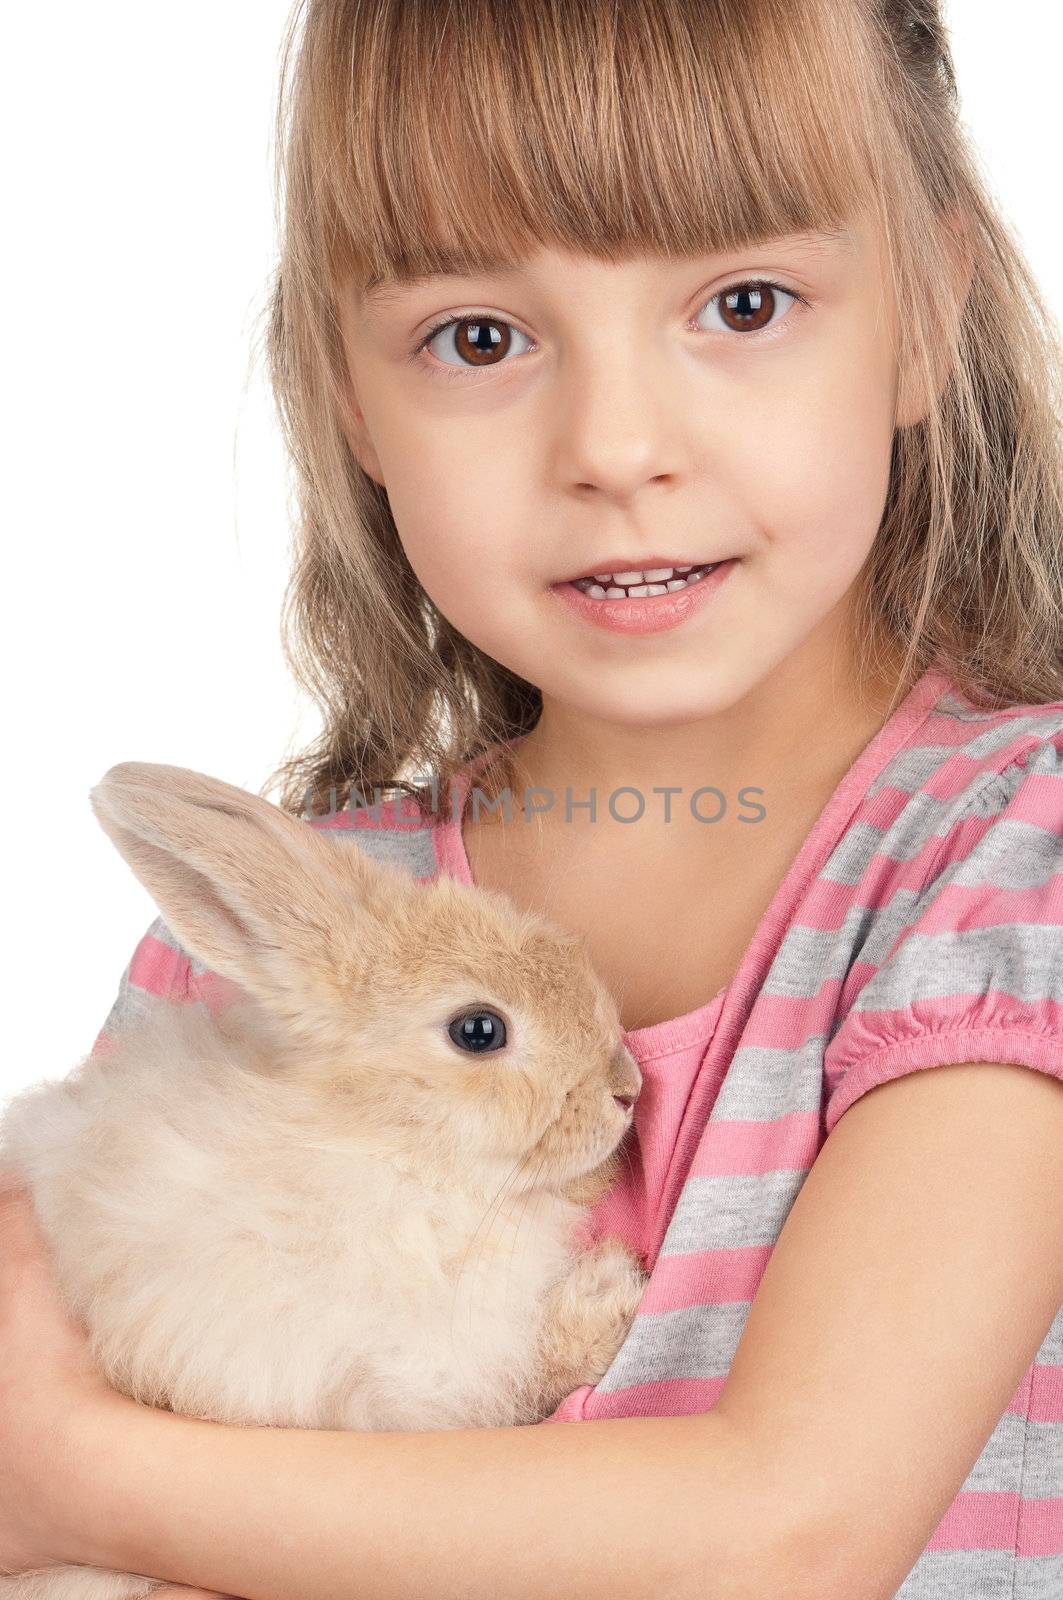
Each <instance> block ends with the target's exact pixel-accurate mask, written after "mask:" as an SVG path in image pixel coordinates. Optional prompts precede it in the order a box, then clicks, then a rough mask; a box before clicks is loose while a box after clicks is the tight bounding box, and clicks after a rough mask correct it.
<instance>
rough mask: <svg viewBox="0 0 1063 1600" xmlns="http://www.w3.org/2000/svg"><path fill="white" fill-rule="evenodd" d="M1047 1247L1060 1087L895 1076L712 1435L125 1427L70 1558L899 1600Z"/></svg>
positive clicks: (981, 1416)
mask: <svg viewBox="0 0 1063 1600" xmlns="http://www.w3.org/2000/svg"><path fill="white" fill-rule="evenodd" d="M1061 1238H1063V1084H1061V1083H1060V1082H1059V1081H1058V1080H1057V1079H1056V1078H1055V1077H1053V1076H1050V1075H1049V1072H1048V1071H1043V1072H1042V1071H1036V1070H1031V1069H1030V1068H1028V1067H1023V1066H1011V1065H1008V1064H1001V1063H995V1062H984V1061H979V1062H975V1063H970V1064H949V1065H941V1066H937V1067H934V1068H932V1069H930V1070H918V1071H912V1072H910V1073H908V1074H906V1075H905V1076H902V1077H899V1078H897V1079H896V1081H892V1082H883V1083H880V1084H879V1085H878V1086H877V1087H875V1088H873V1089H871V1090H870V1091H869V1092H867V1093H865V1094H864V1095H863V1096H862V1098H861V1099H860V1100H859V1101H858V1102H857V1103H856V1104H854V1105H853V1106H851V1107H850V1109H849V1110H848V1111H847V1112H846V1113H845V1115H844V1116H843V1117H842V1118H841V1120H840V1121H839V1122H838V1124H837V1126H836V1127H835V1128H834V1129H833V1131H832V1132H831V1133H830V1135H829V1136H828V1138H827V1140H826V1143H825V1144H824V1146H823V1149H822V1151H821V1152H820V1154H819V1156H818V1157H817V1159H816V1161H815V1163H814V1165H813V1167H812V1170H811V1171H810V1173H809V1175H808V1177H807V1178H806V1179H805V1182H804V1184H803V1186H802V1188H801V1190H800V1192H799V1194H798V1196H797V1199H796V1200H795V1202H794V1204H793V1206H792V1207H791V1210H790V1213H789V1215H788V1217H787V1220H786V1222H785V1224H784V1226H783V1230H782V1232H781V1234H780V1236H779V1240H778V1242H777V1243H776V1245H775V1248H774V1250H773V1252H772V1255H771V1258H770V1260H769V1262H768V1265H767V1267H766V1269H765V1272H764V1275H763V1278H762V1280H761V1283H760V1286H759V1288H758V1290H757V1294H756V1297H755V1299H754V1303H753V1305H752V1307H751V1309H750V1312H749V1315H748V1317H747V1319H746V1323H745V1327H744V1329H743V1333H742V1337H741V1340H740V1342H739V1346H738V1349H737V1351H736V1353H735V1357H734V1361H733V1363H732V1366H731V1371H730V1374H729V1377H728V1380H727V1383H726V1385H725V1388H724V1391H723V1393H722V1395H721V1397H720V1399H719V1401H718V1403H717V1406H716V1409H715V1410H714V1411H712V1412H710V1413H708V1414H706V1415H704V1416H694V1417H663V1418H645V1417H638V1418H624V1419H617V1420H609V1421H594V1422H587V1423H558V1424H550V1425H545V1426H542V1425H541V1426H539V1427H529V1428H501V1429H469V1430H461V1431H456V1432H437V1433H426V1434H417V1433H412V1434H401V1433H398V1434H396V1433H390V1434H344V1433H330V1432H303V1431H285V1430H273V1429H254V1428H251V1429H240V1428H232V1427H227V1426H219V1425H217V1424H214V1423H201V1422H195V1421H189V1420H187V1419H185V1418H180V1417H172V1416H170V1415H169V1414H168V1413H165V1412H152V1411H150V1410H145V1409H144V1408H137V1407H134V1408H133V1411H132V1412H130V1411H128V1410H126V1412H125V1415H124V1417H123V1418H122V1421H121V1426H120V1427H119V1428H118V1429H117V1430H116V1432H115V1434H114V1438H113V1441H110V1442H109V1441H107V1440H106V1439H100V1440H97V1441H96V1446H97V1449H98V1452H99V1453H96V1452H95V1451H94V1453H93V1457H92V1458H91V1459H93V1475H94V1482H93V1484H92V1486H91V1487H92V1489H93V1492H94V1494H95V1496H96V1498H95V1513H94V1515H91V1517H90V1521H89V1523H87V1524H85V1525H84V1527H85V1532H86V1534H88V1533H89V1531H90V1529H91V1530H93V1531H94V1534H95V1537H94V1539H92V1540H91V1541H90V1542H91V1549H88V1550H87V1551H86V1555H87V1558H88V1559H89V1560H91V1561H94V1562H96V1563H97V1564H99V1563H101V1562H102V1563H103V1564H114V1565H118V1566H120V1567H125V1568H132V1569H133V1570H139V1571H143V1572H150V1573H152V1574H153V1575H158V1576H161V1577H166V1578H169V1579H171V1580H173V1579H176V1580H178V1581H181V1582H187V1583H195V1584H202V1585H204V1586H206V1587H207V1588H210V1589H214V1590H219V1591H227V1592H230V1593H233V1594H238V1595H242V1596H249V1597H251V1600H326V1597H327V1600H346V1597H350V1600H359V1597H364V1600H414V1597H418V1600H421V1597H424V1596H427V1595H430V1596H432V1600H498V1596H500V1595H502V1596H504V1597H505V1600H543V1597H544V1596H546V1595H547V1594H548V1593H554V1592H556V1593H560V1594H562V1595H564V1596H565V1600H635V1597H636V1596H638V1597H640V1600H641V1597H648V1596H653V1597H654V1600H657V1597H660V1600H666V1597H667V1600H687V1597H688V1596H689V1597H695V1596H696V1597H697V1600H738V1597H742V1600H754V1597H756V1600H765V1597H766V1596H769V1595H770V1596H771V1597H772V1600H806V1597H812V1596H815V1600H892V1596H893V1595H894V1594H895V1593H896V1591H897V1589H898V1587H899V1586H900V1584H901V1583H902V1582H903V1580H904V1578H905V1577H906V1576H907V1574H908V1572H909V1571H910V1570H911V1568H912V1567H913V1565H914V1564H915V1562H916V1561H917V1560H918V1558H919V1556H920V1554H921V1553H922V1551H923V1550H924V1549H925V1547H926V1545H927V1543H928V1542H929V1541H930V1539H931V1536H932V1535H933V1533H934V1530H935V1529H936V1527H937V1526H938V1524H939V1522H940V1521H941V1519H942V1517H943V1516H944V1514H945V1512H946V1511H947V1510H948V1508H949V1506H950V1505H951V1504H952V1502H953V1501H954V1500H955V1498H956V1496H957V1495H958V1494H959V1492H960V1490H961V1489H962V1486H963V1484H964V1481H965V1479H966V1478H967V1476H968V1474H969V1472H970V1470H971V1468H972V1467H973V1465H974V1463H975V1461H976V1460H977V1458H978V1456H979V1455H980V1453H981V1451H982V1449H983V1447H984V1446H985V1443H986V1441H987V1439H988V1438H989V1436H990V1434H991V1433H992V1431H993V1429H994V1427H995V1426H996V1424H997V1422H998V1421H999V1420H1000V1418H1001V1417H1002V1416H1003V1415H1004V1413H1005V1411H1006V1410H1007V1407H1008V1404H1009V1402H1010V1401H1011V1400H1012V1399H1013V1397H1014V1395H1015V1393H1016V1390H1017V1388H1018V1386H1019V1384H1020V1382H1021V1380H1022V1378H1023V1375H1024V1373H1025V1372H1026V1371H1027V1369H1028V1367H1029V1366H1030V1364H1031V1362H1032V1361H1033V1360H1034V1358H1035V1356H1036V1354H1037V1351H1038V1349H1039V1348H1040V1346H1041V1344H1042V1342H1043V1340H1044V1337H1045V1335H1046V1333H1047V1332H1048V1330H1049V1328H1050V1327H1051V1325H1052V1322H1053V1320H1054V1317H1055V1315H1056V1313H1057V1311H1058V1309H1059V1307H1060V1305H1061V1303H1063V1256H1061V1254H1060V1249H1059V1241H1060V1239H1061ZM121 1404H122V1405H123V1406H125V1407H129V1406H131V1405H132V1404H133V1403H132V1402H128V1401H125V1400H123V1401H122V1402H121ZM85 1459H89V1458H88V1457H86V1458H85Z"/></svg>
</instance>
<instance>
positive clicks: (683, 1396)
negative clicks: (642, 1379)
mask: <svg viewBox="0 0 1063 1600" xmlns="http://www.w3.org/2000/svg"><path fill="white" fill-rule="evenodd" d="M726 1381H727V1380H726V1379H725V1378H662V1379H660V1381H659V1382H657V1383H636V1384H632V1386H631V1387H630V1388H629V1389H617V1390H615V1391H614V1392H612V1393H608V1392H607V1393H604V1394H599V1393H598V1392H597V1391H596V1390H591V1391H589V1392H588V1393H587V1394H586V1395H583V1392H582V1391H577V1393H579V1394H580V1396H581V1401H580V1409H581V1414H582V1416H583V1418H584V1419H585V1420H586V1421H588V1422H589V1421H591V1420H592V1419H594V1418H598V1417H695V1416H703V1415H704V1414H705V1413H706V1412H708V1411H712V1410H714V1409H715V1406H716V1402H717V1400H719V1398H720V1395H721V1394H722V1393H723V1386H724V1384H725V1382H726ZM557 1420H558V1421H561V1420H563V1419H562V1418H560V1417H558V1419H557Z"/></svg>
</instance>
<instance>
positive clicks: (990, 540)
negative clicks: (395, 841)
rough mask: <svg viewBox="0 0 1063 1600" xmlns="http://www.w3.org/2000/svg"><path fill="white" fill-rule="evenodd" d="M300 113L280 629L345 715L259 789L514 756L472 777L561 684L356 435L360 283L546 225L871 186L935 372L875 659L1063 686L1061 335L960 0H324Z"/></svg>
mask: <svg viewBox="0 0 1063 1600" xmlns="http://www.w3.org/2000/svg"><path fill="white" fill-rule="evenodd" d="M275 137H276V159H277V165H276V184H277V205H278V225H279V233H280V251H279V260H278V263H277V267H276V270H275V275H274V278H273V280H272V283H271V288H270V295H269V301H268V304H267V307H266V313H265V314H266V319H267V325H266V330H265V338H266V349H267V356H268V364H269V377H270V382H271V385H272V388H273V392H274V395H275V398H276V403H277V408H278V414H279V417H280V422H281V427H282V430H283V434H284V438H285V442H286V445H287V447H288V451H289V454H290V458H291V461H292V463H293V464H294V469H295V480H296V482H295V488H296V494H295V502H296V506H295V509H296V517H295V521H296V527H295V561H294V565H293V569H292V573H291V578H290V581H289V585H288V590H287V593H286V595H285V604H284V615H283V626H282V634H283V639H284V648H285V655H286V659H287V661H288V665H289V668H290V669H291V670H292V672H293V674H294V676H295V678H296V680H297V681H298V682H299V683H300V684H301V685H302V686H303V687H304V688H305V689H306V690H308V691H309V693H310V694H311V696H312V697H313V699H314V700H315V701H316V703H317V704H318V706H319V708H320V710H321V713H322V721H323V727H322V731H321V733H320V736H319V737H318V738H317V739H316V740H315V741H314V742H313V744H312V745H311V746H310V747H309V748H307V749H305V750H303V751H301V752H299V753H297V754H295V755H292V756H289V757H288V758H287V759H285V760H284V761H283V762H282V764H281V765H280V766H279V767H278V768H276V769H275V771H274V773H273V774H271V777H270V779H269V780H268V781H267V784H266V785H264V786H263V791H262V792H263V793H265V792H266V790H267V789H269V788H270V787H272V786H273V785H275V784H277V783H278V782H279V783H280V785H281V793H280V797H279V803H280V804H281V806H282V808H283V809H285V810H288V811H290V812H294V813H296V814H300V813H301V812H303V811H304V810H312V811H314V812H318V811H320V810H321V809H322V808H323V807H324V806H332V807H336V806H339V807H342V806H344V805H346V804H347V803H348V801H349V800H351V799H352V798H354V797H355V796H357V797H365V798H367V799H368V798H370V797H371V796H373V795H374V794H375V793H376V792H378V791H380V792H392V793H394V792H406V793H408V794H410V795H412V796H413V797H414V798H415V800H416V801H417V803H418V804H419V805H421V804H423V803H424V801H425V798H426V794H427V789H426V784H427V782H428V780H429V777H431V778H432V779H433V780H434V784H435V786H436V787H435V788H434V789H433V792H434V793H435V794H438V792H439V790H438V786H440V785H442V786H446V785H449V783H450V781H451V779H452V778H453V777H454V776H455V774H456V773H457V771H458V769H459V768H461V767H462V766H464V765H465V764H466V763H467V762H468V761H470V760H471V759H472V758H474V757H477V756H482V755H484V754H485V752H489V751H492V750H494V755H493V756H492V759H491V760H490V761H489V762H488V764H487V766H485V767H482V768H481V773H482V777H481V780H480V781H482V782H484V783H485V784H488V785H490V783H491V781H492V779H493V780H494V784H495V788H496V789H500V788H501V787H503V786H504V785H505V784H507V783H508V782H509V781H510V778H511V775H512V772H513V770H514V769H513V767H512V766H511V752H510V750H509V743H510V742H511V741H512V740H514V739H517V738H519V736H520V735H521V734H523V733H526V732H527V731H529V730H530V729H531V728H532V727H533V726H534V725H535V722H536V721H537V719H538V716H539V714H540V711H541V707H542V697H541V694H540V692H539V691H538V690H537V689H536V687H535V686H534V685H533V684H531V683H529V682H527V681H526V680H524V679H523V678H521V677H519V676H518V675H517V674H515V673H513V672H511V671H510V670H509V669H508V668H506V667H505V666H503V665H502V664H501V663H499V662H497V661H495V660H494V659H493V658H492V657H490V656H488V655H487V654H486V653H485V652H484V651H482V650H480V649H478V648H477V646H476V645H474V644H472V643H470V641H469V640H468V639H466V638H464V637H463V635H462V634H460V633H459V632H458V631H457V630H456V629H455V628H454V627H453V626H452V625H451V624H450V623H449V622H448V620H447V619H446V617H444V616H442V615H441V614H440V612H439V611H438V609H437V608H436V607H435V606H434V604H433V603H432V601H431V599H430V597H429V596H428V595H427V594H426V592H425V591H424V589H423V587H422V585H421V584H420V582H419V580H418V579H417V577H416V576H415V574H414V572H413V570H412V568H411V566H410V564H409V562H408V561H407V559H406V557H405V554H404V552H403V548H402V543H401V540H400V538H399V534H398V530H397V528H396V525H395V522H394V519H393V517H392V513H391V509H390V506H389V503H388V497H387V493H386V490H385V489H384V488H383V487H382V486H381V485H379V484H378V483H377V482H376V481H375V480H374V479H372V478H371V477H369V475H368V474H367V473H365V472H364V471H363V470H362V468H361V467H360V465H359V464H358V462H357V461H356V460H355V459H354V457H353V455H352V452H351V449H350V447H349V445H348V443H347V439H346V436H345V434H344V432H343V429H342V426H341V421H340V419H341V416H342V415H343V403H344V395H343V389H344V380H345V376H346V374H345V368H344V352H343V347H342V343H341V339H340V334H339V327H338V319H337V311H336V299H337V292H338V288H337V286H338V285H339V284H340V283H341V282H343V281H348V280H349V281H353V282H354V283H355V284H356V285H358V286H359V288H360V289H361V290H364V288H365V287H366V286H367V285H368V284H369V283H371V282H373V281H375V280H378V279H394V278H403V277H410V276H417V275H421V274H427V273H432V272H441V271H451V272H453V271H462V272H474V271H476V270H483V269H484V268H486V267H489V266H491V265H499V264H504V263H509V262H515V261H517V260H518V259H519V258H521V257H522V256H523V255H525V254H530V253H534V252H535V251H536V250H537V249H539V248H540V247H542V246H544V245H555V246H558V247H562V248H566V247H567V248H570V249H577V250H580V251H582V252H585V253H587V254H589V255H592V256H594V257H597V258H598V259H601V260H605V261H615V260H619V259H621V258H623V257H624V256H625V255H628V254H633V253H643V252H662V253H673V252H674V253H706V252H709V251H716V250H725V249H731V248H733V247H735V246H737V245H739V244H742V243H747V242H750V241H753V240H756V239H766V238H772V237H777V236H780V235H784V234H788V233H793V232H799V231H804V230H809V229H820V230H823V229H827V230H829V229H832V228H835V227H841V226H844V223H845V220H846V218H850V217H852V216H853V215H854V214H855V213H856V212H857V211H863V210H870V213H871V215H872V216H873V217H874V218H875V219H876V221H877V224H878V227H879V229H880V231H881V236H882V239H883V242H884V247H885V260H886V262H887V271H888V272H889V274H890V277H891V280H892V292H893V293H894V295H895V297H896V302H897V305H898V306H899V307H900V308H901V313H902V314H901V316H900V319H899V322H900V326H899V336H898V349H897V357H898V361H899V363H900V370H901V372H902V373H907V374H909V375H911V377H912V379H913V381H917V382H918V383H920V384H921V385H922V389H921V390H920V392H925V393H926V394H927V396H928V397H930V398H929V399H928V406H929V409H928V410H927V412H926V415H925V416H924V417H923V419H922V420H921V421H919V422H915V423H910V424H906V425H904V426H898V427H897V428H896V430H895V434H894V442H893V450H892V462H891V472H890V480H889V487H888V492H887V496H886V503H885V508H884V513H883V517H882V521H881V525H880V528H879V530H878V532H877V535H876V539H875V542H874V545H873V547H872V550H871V552H870V554H869V556H868V558H867V561H866V563H865V566H864V568H863V569H862V571H861V574H860V577H859V579H858V592H857V593H856V594H855V595H854V599H855V601H856V605H855V613H854V614H855V617H856V627H857V630H858V638H857V641H856V644H857V649H858V652H859V654H858V657H857V659H860V660H862V661H863V662H865V663H867V664H869V665H871V666H875V665H876V664H877V663H880V662H882V661H889V662H890V663H892V662H893V661H895V660H896V661H899V662H900V665H899V666H898V668H897V671H896V677H895V682H896V692H895V700H894V703H896V702H897V700H899V699H900V698H901V697H902V696H903V693H904V692H906V690H907V688H908V687H909V686H910V685H911V683H913V682H914V681H915V680H916V679H917V678H918V676H919V675H920V674H921V673H922V672H923V671H924V670H925V669H926V668H927V667H928V666H930V665H934V666H937V667H939V668H940V669H941V670H942V671H944V672H946V673H947V674H948V675H949V676H950V677H951V678H952V679H953V681H954V682H955V683H956V684H957V686H958V687H959V689H960V690H961V691H962V692H963V693H964V694H965V695H966V696H967V697H968V698H969V699H970V700H971V701H973V702H974V703H975V704H976V705H981V706H985V707H998V706H1005V705H1009V704H1030V703H1034V704H1039V703H1045V702H1048V701H1052V700H1057V699H1061V698H1063V616H1061V609H1063V608H1061V596H1063V555H1061V532H1063V518H1061V509H1063V474H1061V459H1063V458H1061V451H1060V433H1059V423H1060V408H1059V392H1058V382H1059V375H1060V361H1059V349H1060V347H1059V334H1058V330H1057V328H1056V325H1055V324H1054V322H1053V320H1052V318H1051V317H1050V315H1049V313H1048V311H1047V308H1046V306H1045V304H1044V302H1043V299H1042V297H1041V295H1040V293H1039V290H1038V287H1037V284H1036V282H1035V280H1034V279H1033V277H1032V275H1031V272H1030V269H1029V267H1028V265H1027V264H1026V261H1025V259H1024V257H1023V254H1022V252H1021V249H1020V247H1019V245H1018V243H1017V241H1016V238H1015V237H1014V235H1013V233H1012V232H1011V231H1010V229H1009V227H1008V225H1007V224H1006V223H1005V221H1004V220H1003V219H1002V217H1001V216H1000V214H999V213H998V210H997V208H996V205H995V202H994V201H993V199H992V196H991V194H990V191H989V188H988V186H987V184H986V181H985V179H984V177H983V175H982V172H981V169H980V167H979V163H978V160H977V158H976V156H975V154H974V152H973V150H972V149H971V147H970V144H969V142H968V139H967V136H966V133H965V131H964V128H963V126H962V123H961V121H960V118H959V112H958V99H957V91H956V82H955V76H954V70H953V63H952V58H951V53H950V49H949V44H948V38H947V35H946V32H945V28H944V25H943V22H942V19H941V16H940V12H939V7H938V5H937V3H936V0H299V3H298V4H297V5H296V6H295V8H294V10H293V12H292V14H291V16H290V18H289V23H288V28H287V32H286V36H285V40H284V45H283V51H282V62H281V74H280V86H279V93H278V102H277V122H276V135H275ZM950 219H952V222H953V223H955V221H956V219H961V221H960V224H959V225H960V229H961V231H962V234H963V238H964V244H965V248H966V250H967V252H968V253H969V258H970V266H971V276H970V288H969V292H968V293H967V296H966V301H965V303H964V304H963V306H962V313H961V314H960V315H959V317H958V320H957V317H956V316H955V315H953V316H946V315H943V314H942V313H943V309H944V308H945V307H946V305H947V297H948V293H949V282H948V276H947V273H946V270H945V266H944V262H943V254H942V231H941V230H942V227H943V225H948V224H949V221H950ZM902 658H903V659H902ZM891 671H892V668H891ZM890 681H894V680H893V679H892V678H891V680H890Z"/></svg>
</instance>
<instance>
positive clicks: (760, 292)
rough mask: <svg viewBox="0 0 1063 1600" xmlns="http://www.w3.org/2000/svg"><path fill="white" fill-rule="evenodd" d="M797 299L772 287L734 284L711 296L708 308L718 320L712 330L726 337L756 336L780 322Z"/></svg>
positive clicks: (754, 284)
mask: <svg viewBox="0 0 1063 1600" xmlns="http://www.w3.org/2000/svg"><path fill="white" fill-rule="evenodd" d="M797 298H798V297H797V295H795V294H791V293H790V292H789V290H787V289H780V288H779V287H778V286H777V285H776V284H772V283H737V284H735V286H734V288H732V289H724V290H723V291H722V292H721V293H720V294H716V295H713V297H712V299H711V300H710V301H709V302H708V305H709V307H710V308H711V309H712V310H713V311H714V312H715V313H716V315H717V316H718V317H719V321H718V322H716V323H715V326H716V327H718V328H722V329H725V330H726V331H728V332H730V333H757V332H759V330H760V329H761V328H767V327H769V326H770V325H771V324H772V323H774V322H781V321H782V318H783V317H784V316H785V315H786V313H787V311H788V310H789V309H790V307H791V306H792V305H793V303H794V301H795V300H796V299H797Z"/></svg>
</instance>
